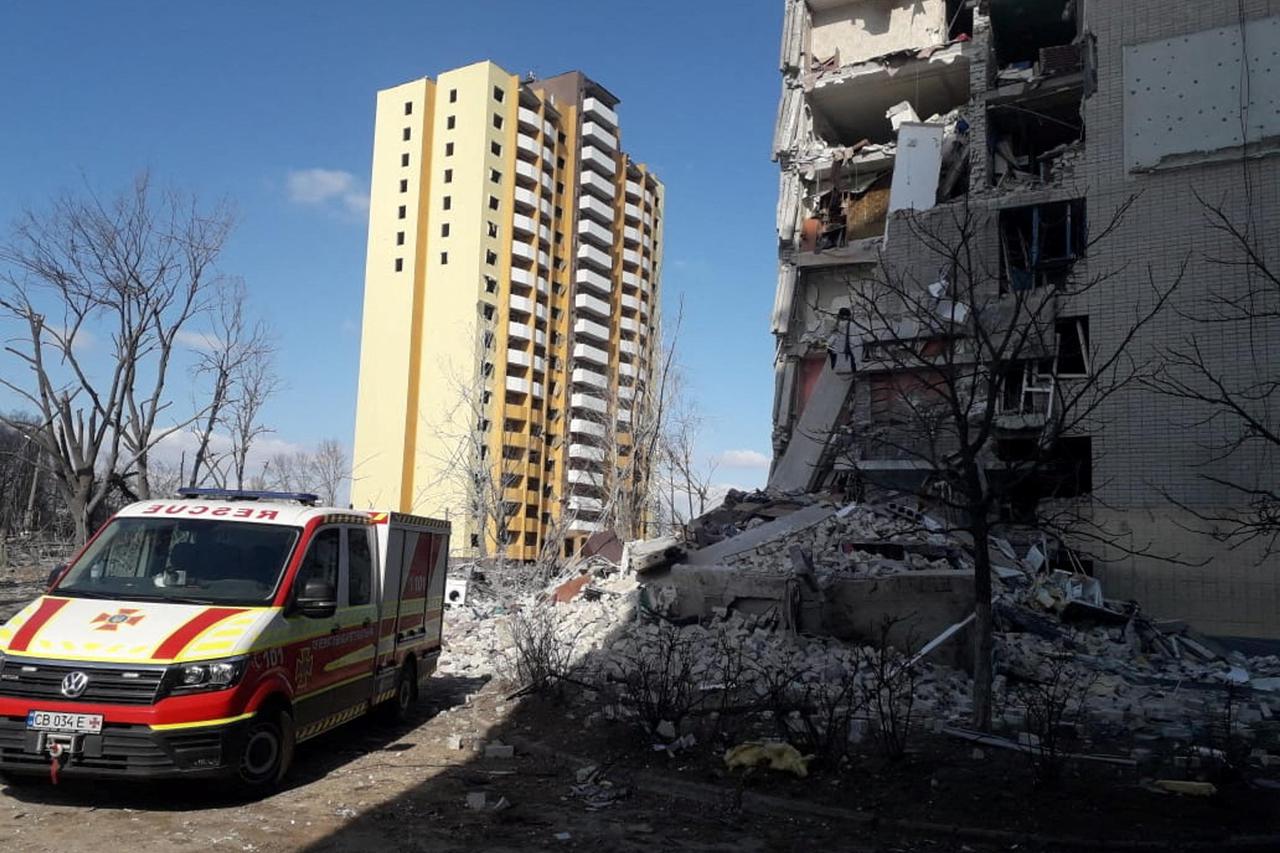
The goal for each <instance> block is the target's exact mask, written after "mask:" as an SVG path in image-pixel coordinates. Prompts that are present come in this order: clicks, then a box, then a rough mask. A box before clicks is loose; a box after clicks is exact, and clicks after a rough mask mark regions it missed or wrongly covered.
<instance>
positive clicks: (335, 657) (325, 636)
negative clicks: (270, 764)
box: [289, 525, 377, 738]
mask: <svg viewBox="0 0 1280 853" xmlns="http://www.w3.org/2000/svg"><path fill="white" fill-rule="evenodd" d="M317 577H318V578H321V579H323V580H325V581H326V582H328V583H331V584H332V585H333V587H334V589H335V590H336V591H337V601H338V608H337V610H336V612H335V613H334V615H333V616H332V617H330V618H328V619H311V618H308V617H306V616H303V615H302V614H300V613H295V614H293V615H291V616H290V617H289V622H290V624H291V626H292V628H293V631H292V634H293V635H294V636H295V637H299V638H300V640H301V642H298V643H295V644H293V645H294V646H295V647H296V654H295V656H294V704H295V710H296V713H297V726H298V736H299V737H300V738H302V737H310V736H311V735H314V734H319V733H320V732H321V731H324V730H325V729H328V728H331V727H332V726H335V725H337V724H338V723H341V722H343V721H344V720H345V719H349V718H350V716H354V715H355V714H356V713H358V712H359V711H360V710H362V709H363V708H362V706H363V705H364V703H366V702H367V701H368V700H369V698H370V696H371V695H372V692H373V655H374V640H375V635H376V633H377V631H376V626H375V625H374V617H375V615H376V610H377V605H376V603H375V601H374V598H373V559H372V550H371V546H370V542H369V531H368V528H366V527H357V526H348V525H341V526H340V525H333V526H328V527H322V528H320V529H319V530H318V531H316V533H315V535H314V536H313V537H312V539H311V543H310V545H309V547H308V549H307V554H306V556H305V557H304V558H303V562H302V565H301V566H300V567H299V569H298V574H297V577H296V579H295V581H294V586H293V590H294V595H295V596H296V595H297V592H298V591H299V590H301V589H303V588H304V587H305V586H306V583H307V581H308V580H310V579H312V578H317Z"/></svg>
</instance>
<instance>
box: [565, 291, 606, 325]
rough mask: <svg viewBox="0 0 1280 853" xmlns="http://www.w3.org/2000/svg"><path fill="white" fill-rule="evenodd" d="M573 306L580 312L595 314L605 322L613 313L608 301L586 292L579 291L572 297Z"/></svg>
mask: <svg viewBox="0 0 1280 853" xmlns="http://www.w3.org/2000/svg"><path fill="white" fill-rule="evenodd" d="M573 307H574V308H575V309H576V310H577V311H579V312H581V313H586V314H595V315H596V316H597V317H598V318H600V319H601V321H602V322H605V323H607V322H609V317H610V316H611V315H612V314H613V310H612V309H611V308H610V306H609V303H608V302H605V301H604V300H603V299H596V298H595V297H594V296H591V295H590V294H587V293H579V294H578V295H577V296H575V297H573Z"/></svg>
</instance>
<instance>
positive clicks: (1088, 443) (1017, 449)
mask: <svg viewBox="0 0 1280 853" xmlns="http://www.w3.org/2000/svg"><path fill="white" fill-rule="evenodd" d="M996 455H997V457H998V458H999V459H1000V460H1001V461H1003V462H1005V463H1006V465H1007V468H1006V469H1005V473H1004V475H1003V476H1005V477H1006V478H1008V479H1007V489H1008V490H1007V492H1006V494H1007V495H1008V499H1007V501H1006V503H1005V505H1004V506H1003V507H1002V515H1003V519H1004V520H1006V521H1016V522H1034V521H1035V511H1036V507H1037V506H1038V504H1039V503H1040V501H1043V500H1050V499H1053V498H1074V497H1080V496H1082V495H1088V494H1091V493H1092V492H1093V439H1092V438H1091V437H1090V436H1087V435H1083V436H1077V435H1073V436H1063V437H1062V438H1060V439H1058V441H1057V442H1055V443H1054V444H1053V446H1052V447H1048V448H1045V447H1042V446H1041V445H1040V443H1039V442H1038V441H1036V440H1035V439H1014V440H1002V441H1000V442H998V443H997V445H996Z"/></svg>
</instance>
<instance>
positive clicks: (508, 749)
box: [484, 742, 516, 759]
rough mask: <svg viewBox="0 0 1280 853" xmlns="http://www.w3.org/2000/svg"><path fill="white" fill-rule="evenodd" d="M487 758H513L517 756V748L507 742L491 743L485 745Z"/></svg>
mask: <svg viewBox="0 0 1280 853" xmlns="http://www.w3.org/2000/svg"><path fill="white" fill-rule="evenodd" d="M484 757H485V758H500V759H512V758H515V757H516V748H515V747H514V746H511V745H510V744H506V743H498V742H494V743H489V744H485V747H484Z"/></svg>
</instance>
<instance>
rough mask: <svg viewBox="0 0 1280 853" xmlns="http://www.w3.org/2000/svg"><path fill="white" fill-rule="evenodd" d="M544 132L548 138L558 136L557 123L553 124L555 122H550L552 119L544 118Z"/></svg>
mask: <svg viewBox="0 0 1280 853" xmlns="http://www.w3.org/2000/svg"><path fill="white" fill-rule="evenodd" d="M542 133H543V135H544V136H545V137H546V138H547V139H555V137H556V128H555V125H553V124H552V123H551V122H550V120H548V119H543V120H542Z"/></svg>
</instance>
